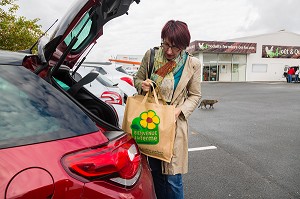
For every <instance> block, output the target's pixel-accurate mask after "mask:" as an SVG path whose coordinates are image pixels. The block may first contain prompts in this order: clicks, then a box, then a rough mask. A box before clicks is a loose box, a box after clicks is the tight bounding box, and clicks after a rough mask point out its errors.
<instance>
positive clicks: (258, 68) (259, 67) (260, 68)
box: [252, 64, 268, 73]
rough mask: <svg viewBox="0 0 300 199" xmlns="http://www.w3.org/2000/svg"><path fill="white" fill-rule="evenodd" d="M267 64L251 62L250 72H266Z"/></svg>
mask: <svg viewBox="0 0 300 199" xmlns="http://www.w3.org/2000/svg"><path fill="white" fill-rule="evenodd" d="M267 68H268V64H252V72H254V73H266V72H267Z"/></svg>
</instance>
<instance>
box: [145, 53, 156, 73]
mask: <svg viewBox="0 0 300 199" xmlns="http://www.w3.org/2000/svg"><path fill="white" fill-rule="evenodd" d="M154 54H155V50H154V48H150V60H149V65H148V77H147V78H148V79H150V77H151V74H152V71H153V65H154Z"/></svg>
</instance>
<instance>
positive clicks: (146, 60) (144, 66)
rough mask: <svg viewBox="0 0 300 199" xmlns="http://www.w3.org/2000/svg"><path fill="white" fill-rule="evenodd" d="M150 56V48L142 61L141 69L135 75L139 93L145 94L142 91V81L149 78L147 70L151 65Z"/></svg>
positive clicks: (134, 79)
mask: <svg viewBox="0 0 300 199" xmlns="http://www.w3.org/2000/svg"><path fill="white" fill-rule="evenodd" d="M149 58H150V50H148V51H147V52H146V53H145V55H144V57H143V59H142V62H141V65H140V67H139V70H138V71H137V73H136V75H135V77H133V81H134V87H135V88H136V90H137V92H138V94H143V91H142V82H143V81H145V80H146V79H147V71H148V65H149Z"/></svg>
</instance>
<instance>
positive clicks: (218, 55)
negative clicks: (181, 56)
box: [187, 31, 300, 82]
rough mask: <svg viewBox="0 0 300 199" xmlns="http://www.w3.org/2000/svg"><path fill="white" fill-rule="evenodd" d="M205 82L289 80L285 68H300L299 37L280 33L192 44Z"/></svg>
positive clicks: (288, 33) (190, 47)
mask: <svg viewBox="0 0 300 199" xmlns="http://www.w3.org/2000/svg"><path fill="white" fill-rule="evenodd" d="M187 50H188V51H189V52H190V53H191V54H192V55H194V56H195V57H197V58H199V59H200V61H201V63H202V74H201V79H202V81H221V82H245V81H286V79H285V78H284V77H283V73H284V68H286V67H287V66H299V65H300V35H299V34H296V33H292V32H286V31H279V32H275V33H270V34H263V35H256V36H250V37H243V38H237V39H230V40H227V41H201V40H196V41H193V42H191V44H190V46H189V47H188V48H187Z"/></svg>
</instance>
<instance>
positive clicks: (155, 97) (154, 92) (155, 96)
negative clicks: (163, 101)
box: [142, 82, 159, 104]
mask: <svg viewBox="0 0 300 199" xmlns="http://www.w3.org/2000/svg"><path fill="white" fill-rule="evenodd" d="M149 83H150V85H151V87H152V90H153V96H154V100H155V103H156V104H159V102H158V97H157V94H156V91H155V89H154V86H153V83H152V82H149ZM149 93H151V89H150V90H149V91H148V92H147V93H146V95H145V97H144V99H143V101H142V104H145V103H146V100H147V98H148V96H149Z"/></svg>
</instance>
